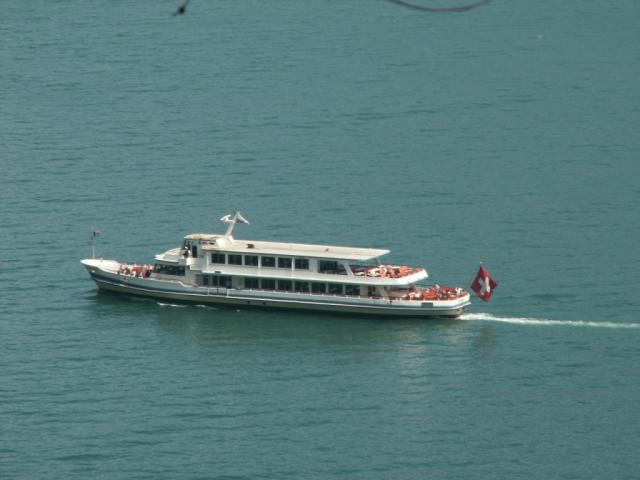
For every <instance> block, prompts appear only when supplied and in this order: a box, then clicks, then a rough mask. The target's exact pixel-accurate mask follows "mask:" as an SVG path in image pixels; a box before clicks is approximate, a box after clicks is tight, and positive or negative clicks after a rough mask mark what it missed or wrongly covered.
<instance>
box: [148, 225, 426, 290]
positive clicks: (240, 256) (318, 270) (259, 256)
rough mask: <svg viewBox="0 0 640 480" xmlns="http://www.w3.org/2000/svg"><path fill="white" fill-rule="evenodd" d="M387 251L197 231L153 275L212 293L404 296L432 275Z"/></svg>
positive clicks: (167, 254)
mask: <svg viewBox="0 0 640 480" xmlns="http://www.w3.org/2000/svg"><path fill="white" fill-rule="evenodd" d="M387 253H389V250H384V249H373V248H352V247H341V246H330V245H309V244H299V243H281V242H265V241H252V240H235V239H234V238H233V237H232V236H231V235H215V234H206V233H194V234H191V235H187V236H186V237H184V241H183V244H182V246H181V247H180V248H174V249H172V250H168V251H167V252H165V253H162V254H159V255H156V257H155V265H154V267H153V273H152V274H151V275H152V276H153V277H154V278H158V279H167V280H172V279H173V280H179V281H180V282H183V283H185V284H187V285H193V286H197V287H202V288H206V289H208V290H209V291H211V290H213V291H216V290H218V291H220V290H223V291H224V290H226V289H234V290H251V291H265V292H280V293H285V292H290V293H297V294H306V295H336V296H350V297H373V298H404V297H406V295H407V294H408V293H410V292H411V291H414V290H415V289H416V287H415V283H416V282H418V281H420V280H423V279H425V278H427V277H428V274H427V272H426V270H425V269H423V268H411V267H407V266H405V265H384V264H382V263H381V261H380V257H382V256H383V255H385V254H387ZM212 293H213V292H212Z"/></svg>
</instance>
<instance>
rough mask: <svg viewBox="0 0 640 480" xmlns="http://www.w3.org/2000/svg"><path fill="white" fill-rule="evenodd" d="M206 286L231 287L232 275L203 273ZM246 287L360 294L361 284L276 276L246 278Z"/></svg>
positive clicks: (281, 290) (280, 290)
mask: <svg viewBox="0 0 640 480" xmlns="http://www.w3.org/2000/svg"><path fill="white" fill-rule="evenodd" d="M199 283H201V284H202V285H203V286H205V287H223V288H231V277H229V276H221V275H202V277H201V280H200V282H199ZM244 288H250V289H253V290H275V291H279V292H300V293H318V294H319V293H328V294H330V295H351V296H356V297H357V296H360V285H343V284H341V283H324V282H294V281H292V280H276V279H274V278H253V277H245V278H244Z"/></svg>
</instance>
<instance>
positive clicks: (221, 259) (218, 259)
mask: <svg viewBox="0 0 640 480" xmlns="http://www.w3.org/2000/svg"><path fill="white" fill-rule="evenodd" d="M211 263H227V261H226V260H225V255H224V253H212V254H211Z"/></svg>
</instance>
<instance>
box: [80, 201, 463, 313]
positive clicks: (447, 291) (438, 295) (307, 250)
mask: <svg viewBox="0 0 640 480" xmlns="http://www.w3.org/2000/svg"><path fill="white" fill-rule="evenodd" d="M221 220H222V221H224V222H226V223H228V228H227V231H226V233H225V234H224V235H216V234H208V233H194V234H191V235H187V236H186V237H184V241H183V243H182V246H181V247H178V248H174V249H171V250H168V251H166V252H164V253H161V254H158V255H156V256H155V264H154V265H144V264H142V265H139V264H129V263H122V262H119V261H116V260H103V259H96V258H91V259H85V260H82V264H83V265H84V266H85V267H86V269H87V270H88V272H89V274H90V275H91V277H92V278H93V280H94V281H95V282H96V284H97V286H98V288H100V289H104V290H110V291H114V292H120V293H124V294H128V295H137V296H144V297H152V298H155V299H160V300H168V301H172V302H189V303H195V304H205V305H228V306H234V307H236V308H238V307H265V308H268V307H271V308H286V309H300V310H315V311H328V312H342V313H359V314H366V315H385V316H411V317H454V318H455V317H458V316H460V315H461V314H462V312H463V309H464V308H465V307H466V306H468V305H469V304H470V303H471V302H470V299H469V293H467V292H466V291H465V290H463V289H462V288H446V287H440V286H438V285H434V286H430V287H423V286H420V285H419V284H418V282H420V281H422V280H424V279H426V278H427V277H428V274H427V272H426V270H425V269H424V268H415V267H408V266H405V265H388V264H383V263H382V262H381V261H380V257H382V256H383V255H385V254H387V253H389V250H383V249H374V248H353V247H341V246H331V245H309V244H297V243H281V242H265V241H254V240H237V239H234V238H233V236H232V233H233V229H234V226H235V225H236V223H247V224H248V223H249V222H248V221H247V220H246V219H244V217H243V216H242V215H241V214H240V212H236V213H235V214H234V215H226V216H225V217H223V218H222V219H221Z"/></svg>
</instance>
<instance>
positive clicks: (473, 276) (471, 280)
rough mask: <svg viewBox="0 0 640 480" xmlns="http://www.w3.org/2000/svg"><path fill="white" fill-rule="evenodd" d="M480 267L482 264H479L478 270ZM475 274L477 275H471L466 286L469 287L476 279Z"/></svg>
mask: <svg viewBox="0 0 640 480" xmlns="http://www.w3.org/2000/svg"><path fill="white" fill-rule="evenodd" d="M481 266H482V262H480V266H479V267H478V268H480V267H481ZM477 274H478V272H477V271H476V273H474V274H473V275H471V279H470V280H469V281H468V282H467V285H469V286H471V284H472V283H473V280H474V279H475V278H476V275H477Z"/></svg>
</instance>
